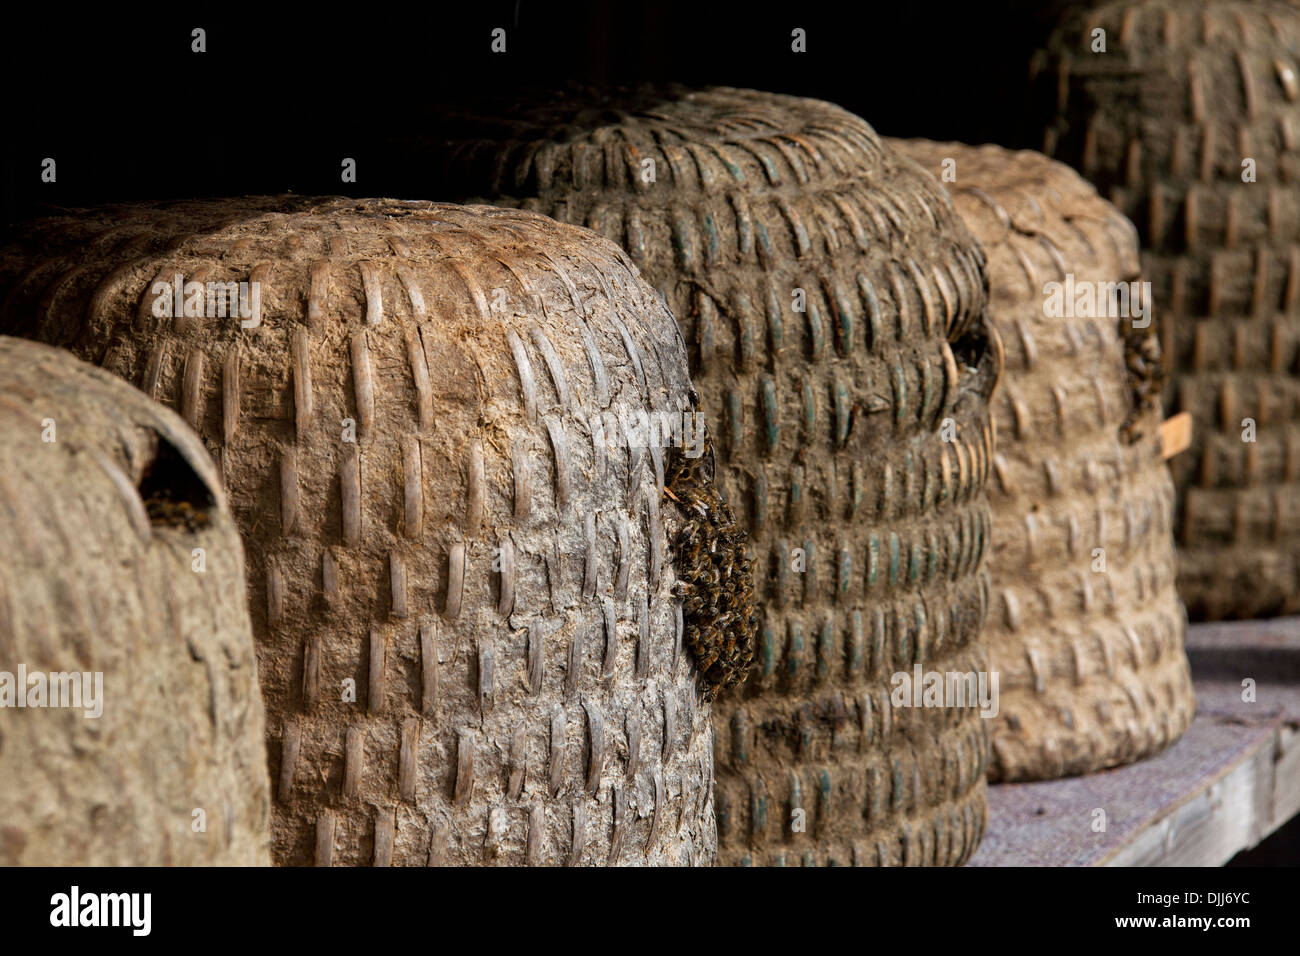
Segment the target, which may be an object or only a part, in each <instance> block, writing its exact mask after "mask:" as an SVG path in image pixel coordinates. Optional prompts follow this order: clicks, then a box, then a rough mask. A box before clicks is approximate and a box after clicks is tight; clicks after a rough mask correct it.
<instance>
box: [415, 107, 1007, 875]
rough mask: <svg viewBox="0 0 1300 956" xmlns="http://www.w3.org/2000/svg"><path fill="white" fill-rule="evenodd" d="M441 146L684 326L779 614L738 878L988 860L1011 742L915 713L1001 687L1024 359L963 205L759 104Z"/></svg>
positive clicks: (740, 826)
mask: <svg viewBox="0 0 1300 956" xmlns="http://www.w3.org/2000/svg"><path fill="white" fill-rule="evenodd" d="M439 130H440V131H441V133H442V134H443V135H444V136H445V137H446V142H444V143H441V144H440V145H438V146H437V148H431V147H429V146H428V144H426V148H425V151H424V152H423V154H422V157H423V162H424V163H425V166H424V168H423V171H422V175H423V176H424V179H423V183H424V184H425V185H428V188H436V189H440V190H444V191H446V192H447V193H448V194H449V195H455V196H461V197H476V198H480V199H483V200H487V201H491V202H496V203H499V204H502V205H515V206H522V207H524V208H528V209H534V210H538V211H541V212H544V213H546V214H547V215H551V216H554V217H556V218H559V219H563V220H565V221H569V222H573V223H576V224H580V225H585V226H587V227H589V228H592V229H595V230H596V231H598V232H601V233H602V234H604V235H605V236H607V237H608V238H610V239H612V240H614V241H615V242H618V243H619V244H621V245H622V246H623V247H624V248H625V249H626V250H627V251H628V253H629V255H630V256H631V258H632V260H633V261H634V262H635V263H636V264H637V266H638V267H639V268H640V269H641V271H642V273H643V275H645V277H646V278H647V279H648V280H649V282H650V283H651V284H652V285H654V286H655V287H656V288H657V289H659V291H660V292H661V293H662V294H663V296H664V297H665V299H666V301H667V302H668V304H669V306H670V307H671V309H672V311H673V314H674V315H675V316H676V318H677V320H678V323H679V324H680V326H681V328H682V331H683V335H684V337H685V339H686V343H687V347H688V351H689V355H690V360H691V372H692V377H693V380H694V382H695V384H696V387H697V388H698V389H699V391H700V395H701V407H702V408H703V409H704V412H705V414H706V417H707V420H708V425H709V428H710V429H711V432H712V434H713V437H714V440H715V443H716V445H717V448H718V452H719V459H718V461H719V466H718V470H719V478H720V481H721V482H722V484H723V486H724V487H725V489H726V493H727V498H728V500H729V502H730V503H731V505H732V507H733V508H734V509H735V512H736V514H737V517H738V519H739V520H740V522H741V524H742V525H743V526H744V527H746V528H747V530H748V531H749V532H750V535H751V540H752V542H753V548H754V554H755V557H756V562H757V565H756V567H757V570H756V581H757V592H758V595H759V599H760V601H761V613H762V624H761V626H760V631H759V636H758V642H757V648H756V653H755V663H754V665H753V669H752V671H751V674H750V677H749V680H748V682H747V684H745V685H743V686H742V687H741V688H739V690H738V691H735V692H730V693H728V692H724V693H723V694H722V695H721V696H720V697H719V700H718V703H717V704H716V705H715V727H716V734H717V754H716V759H717V775H718V779H717V793H718V821H719V845H720V854H719V859H720V862H723V863H727V864H750V863H752V864H759V865H763V864H783V863H789V864H797V863H805V864H824V863H840V864H848V863H858V864H866V865H875V864H883V865H895V864H938V865H943V864H958V863H960V862H962V861H964V860H965V859H966V858H967V857H968V856H969V854H970V853H971V852H972V851H973V850H974V848H975V846H976V845H977V843H978V842H979V839H980V836H981V835H982V832H983V827H984V820H985V788H984V782H983V780H984V773H985V758H986V750H987V736H986V731H985V726H984V725H985V723H986V722H985V721H982V720H980V719H979V717H978V716H977V710H976V709H975V708H971V707H962V708H956V707H950V708H935V709H927V708H916V707H894V706H893V705H892V704H891V701H890V692H891V690H892V688H893V683H892V680H893V676H894V675H895V674H897V673H900V672H904V673H906V674H907V675H908V676H909V677H911V676H912V674H913V668H914V667H915V666H918V665H919V666H920V667H922V669H923V670H925V671H931V670H938V671H944V672H947V671H950V670H951V671H961V672H963V673H967V672H979V671H983V670H984V667H985V658H984V652H983V650H982V647H981V645H980V642H979V633H980V628H981V626H982V623H983V620H984V616H985V613H986V607H987V602H988V579H987V575H986V572H985V569H984V555H985V550H986V547H987V543H988V531H989V512H988V506H987V498H986V495H985V491H984V486H985V481H986V479H987V476H988V472H989V468H990V466H991V461H992V452H993V449H992V439H993V436H992V430H991V426H990V423H989V416H988V407H987V402H988V396H989V393H990V392H991V390H992V387H993V384H994V382H995V380H996V376H997V371H998V366H999V361H1000V359H999V352H998V349H997V347H996V344H995V341H994V338H995V337H994V336H992V335H991V333H990V332H989V330H988V328H987V326H986V322H985V315H984V310H985V296H986V289H985V279H984V273H983V256H982V253H981V252H980V250H979V248H978V246H977V245H976V244H975V242H974V241H973V239H972V238H971V237H970V235H969V233H968V232H967V231H966V230H965V228H964V227H963V226H962V225H961V223H960V222H959V221H958V220H957V218H956V216H955V214H954V213H953V210H952V206H951V204H950V202H949V200H948V199H947V197H946V196H945V194H944V193H943V191H942V189H941V188H940V187H939V186H938V185H937V184H935V183H934V182H933V181H932V179H931V178H930V177H928V176H926V175H924V174H923V173H922V172H921V171H920V170H919V169H918V168H917V167H916V166H915V165H914V164H913V163H911V162H910V161H908V160H906V159H903V158H901V157H899V156H897V155H896V154H895V153H894V152H893V151H892V150H891V149H889V148H888V147H887V146H885V145H884V144H882V143H881V141H880V139H879V138H878V137H877V136H876V134H875V133H874V131H872V130H871V128H870V127H869V126H868V125H867V124H866V123H864V122H863V121H862V120H860V119H858V118H857V117H855V116H852V115H850V114H848V113H846V112H845V111H843V110H841V109H839V108H838V107H835V106H832V105H830V104H827V103H822V102H817V101H813V100H801V99H795V98H791V97H785V96H776V95H770V94H764V93H757V92H753V91H748V90H735V89H724V88H711V89H705V90H698V91H689V90H683V89H678V88H671V89H659V90H647V89H642V90H625V91H619V92H617V93H613V94H611V95H609V96H608V97H601V96H588V95H586V94H578V95H573V94H566V95H558V96H556V97H554V98H549V99H545V100H535V101H534V100H529V101H521V102H511V103H506V104H499V105H498V106H497V107H495V108H490V109H483V110H478V111H476V112H474V113H472V114H471V113H461V114H458V115H451V116H448V117H446V119H445V121H444V122H443V123H441V124H440V125H439ZM416 185H417V181H413V183H412V188H415V186H416ZM948 420H951V421H950V422H949V421H948ZM945 422H948V424H949V425H950V426H951V431H950V434H951V437H953V438H954V440H953V441H952V442H946V441H944V440H943V438H941V430H942V428H943V426H944V424H945Z"/></svg>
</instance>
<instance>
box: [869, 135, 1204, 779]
mask: <svg viewBox="0 0 1300 956" xmlns="http://www.w3.org/2000/svg"><path fill="white" fill-rule="evenodd" d="M890 142H891V144H892V145H894V146H895V148H897V149H899V150H900V151H901V152H904V153H906V154H907V155H909V156H911V157H912V158H913V159H915V160H917V161H918V162H919V163H921V164H922V165H923V166H925V167H926V168H927V169H931V170H933V171H934V172H935V173H936V175H939V174H940V173H941V172H942V171H943V170H944V164H945V163H946V162H949V161H951V163H952V165H950V166H948V167H947V168H948V169H949V171H950V172H951V173H952V174H954V176H955V180H954V181H953V182H952V184H951V185H950V186H949V187H948V188H949V190H950V192H951V193H952V196H953V201H954V203H955V204H956V206H957V211H958V212H959V213H960V214H961V216H962V218H963V219H964V220H965V222H966V224H967V226H969V227H970V229H971V231H972V232H973V233H974V234H975V236H976V238H977V239H978V240H979V241H980V244H981V245H982V246H983V248H984V250H985V252H986V254H987V255H988V272H989V299H990V305H989V314H990V316H991V318H992V321H993V323H994V325H995V327H996V328H997V330H998V332H999V333H1000V335H1001V338H1002V341H1003V343H1004V346H1005V349H1006V368H1005V372H1004V375H1003V379H1002V383H1001V385H1000V387H999V390H998V394H997V395H996V396H995V397H994V402H993V413H994V423H995V425H996V427H997V435H998V445H997V454H996V456H995V458H994V465H993V480H992V482H991V484H990V489H989V497H990V502H991V504H992V508H993V519H994V533H993V556H992V559H991V562H990V566H991V571H992V576H993V601H992V606H991V608H990V614H989V622H988V624H987V625H986V630H985V636H986V640H987V642H988V647H989V657H990V665H989V666H990V667H991V668H992V669H993V670H994V671H997V672H998V674H999V686H1000V690H1001V701H1000V712H999V714H998V716H997V718H996V721H995V722H994V726H993V744H992V754H991V759H990V763H989V775H990V779H992V780H1041V779H1050V778H1054V777H1060V776H1063V775H1068V774H1078V773H1088V772H1091V771H1094V770H1099V769H1102V768H1105V767H1112V766H1116V765H1118V764H1122V763H1128V762H1131V761H1133V760H1137V759H1140V758H1142V757H1145V756H1147V755H1148V754H1151V753H1153V752H1155V751H1157V750H1159V749H1161V748H1163V747H1165V746H1167V745H1168V744H1169V743H1171V742H1172V741H1173V740H1174V739H1175V738H1177V737H1178V735H1179V734H1181V733H1182V732H1183V730H1185V729H1186V727H1187V725H1188V723H1189V722H1190V721H1191V718H1192V715H1193V712H1194V702H1193V698H1192V687H1191V678H1190V673H1189V670H1188V666H1187V658H1186V655H1185V654H1184V652H1183V636H1184V631H1185V628H1186V622H1185V618H1184V614H1183V609H1182V606H1181V605H1180V603H1179V601H1178V595H1177V593H1176V591H1175V566H1174V564H1175V563H1174V543H1173V528H1172V518H1173V483H1172V481H1171V479H1170V476H1169V470H1168V468H1167V467H1166V465H1165V463H1164V461H1163V460H1162V459H1161V457H1160V454H1161V449H1160V439H1159V430H1158V429H1159V425H1160V421H1161V414H1160V411H1159V408H1158V403H1157V402H1156V401H1155V400H1154V399H1155V397H1156V396H1155V394H1154V390H1153V384H1154V383H1155V381H1156V376H1155V375H1154V371H1155V369H1156V367H1157V366H1158V361H1159V355H1158V347H1157V345H1156V339H1155V337H1154V332H1155V326H1154V324H1152V325H1151V326H1149V334H1148V333H1139V334H1138V335H1136V336H1135V335H1133V334H1132V333H1133V332H1134V331H1135V322H1136V324H1137V325H1141V324H1142V319H1141V318H1140V317H1137V318H1136V319H1135V317H1133V316H1128V315H1109V314H1107V311H1106V310H1103V309H1101V306H1105V307H1106V309H1107V310H1108V309H1109V292H1108V291H1107V289H1108V287H1107V286H1105V285H1103V284H1104V283H1111V284H1114V283H1131V282H1134V281H1137V280H1138V248H1137V235H1136V233H1135V231H1134V229H1133V227H1132V225H1131V224H1130V223H1129V222H1128V221H1127V220H1125V219H1124V217H1122V216H1120V215H1119V214H1118V213H1117V212H1116V211H1115V209H1114V208H1113V207H1112V206H1110V205H1109V204H1108V203H1106V202H1105V201H1104V200H1102V199H1101V198H1099V197H1098V196H1097V194H1096V192H1095V191H1094V190H1093V188H1092V187H1091V186H1089V185H1088V184H1087V183H1086V182H1084V181H1083V180H1082V179H1081V178H1080V177H1079V176H1078V175H1077V174H1076V173H1074V172H1073V171H1071V170H1070V169H1069V168H1067V167H1065V166H1063V165H1062V164H1060V163H1056V162H1053V161H1051V160H1049V159H1047V158H1046V157H1044V156H1042V155H1040V154H1038V153H1033V152H1028V151H1024V152H1009V151H1007V150H1004V149H1001V148H1000V147H996V146H983V147H970V146H964V145H962V144H959V143H932V142H926V141H924V140H915V141H892V140H891V141H890ZM1067 276H1068V282H1069V283H1070V285H1069V286H1068V287H1069V288H1073V289H1075V290H1080V289H1083V288H1085V287H1088V288H1090V289H1091V290H1093V291H1097V290H1100V291H1099V292H1098V298H1097V299H1096V301H1097V303H1098V306H1099V308H1098V309H1096V310H1093V313H1092V314H1087V315H1076V314H1074V313H1075V305H1076V302H1077V300H1076V299H1074V298H1071V299H1070V300H1069V302H1068V306H1067V308H1068V311H1067V312H1066V313H1065V314H1064V315H1060V314H1057V313H1056V312H1055V311H1052V312H1051V313H1050V314H1049V293H1050V292H1051V288H1050V286H1049V285H1048V284H1049V283H1057V284H1058V285H1059V286H1061V287H1062V294H1063V295H1064V287H1066V284H1067ZM1129 291H1130V290H1128V289H1126V298H1125V299H1124V300H1120V299H1119V297H1118V295H1117V296H1116V301H1117V303H1119V302H1120V301H1129V302H1130V303H1132V302H1134V301H1136V300H1133V299H1129V298H1127V294H1128V292H1129ZM1143 339H1145V341H1143Z"/></svg>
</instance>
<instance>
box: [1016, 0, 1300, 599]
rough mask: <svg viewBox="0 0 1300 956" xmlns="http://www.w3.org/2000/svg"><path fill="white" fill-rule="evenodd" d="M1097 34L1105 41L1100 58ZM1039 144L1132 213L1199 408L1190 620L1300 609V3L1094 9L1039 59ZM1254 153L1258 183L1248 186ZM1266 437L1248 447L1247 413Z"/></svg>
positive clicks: (1174, 380) (1167, 348) (1176, 373)
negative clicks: (1247, 168) (1299, 397)
mask: <svg viewBox="0 0 1300 956" xmlns="http://www.w3.org/2000/svg"><path fill="white" fill-rule="evenodd" d="M1095 29H1101V30H1105V31H1106V37H1107V51H1106V53H1104V54H1101V53H1092V52H1090V48H1089V47H1090V39H1091V37H1092V32H1093V30H1095ZM1035 68H1036V70H1037V76H1038V87H1039V91H1040V93H1041V103H1042V107H1043V111H1044V115H1045V116H1046V117H1048V120H1047V129H1046V133H1045V140H1044V144H1045V152H1047V153H1048V154H1049V155H1053V156H1056V157H1057V158H1059V159H1062V160H1064V161H1065V162H1067V163H1069V164H1070V165H1071V166H1073V167H1075V168H1076V169H1078V170H1080V171H1081V172H1082V173H1083V175H1084V176H1085V177H1086V178H1088V179H1089V180H1091V181H1092V182H1093V183H1094V184H1095V185H1096V186H1097V187H1098V189H1099V190H1100V191H1101V193H1102V195H1104V196H1106V197H1108V198H1109V199H1110V200H1111V202H1113V203H1114V204H1115V205H1116V206H1117V207H1118V208H1119V210H1120V211H1121V212H1122V213H1124V214H1125V215H1127V216H1129V217H1130V218H1131V219H1132V220H1133V222H1134V223H1135V224H1136V225H1137V227H1138V229H1139V231H1140V233H1141V236H1142V245H1143V253H1142V255H1143V273H1144V278H1145V279H1148V280H1150V281H1151V283H1152V286H1153V291H1154V295H1155V301H1156V302H1157V303H1159V305H1160V309H1159V311H1158V321H1159V322H1160V326H1161V340H1162V348H1163V351H1164V353H1165V356H1166V362H1167V363H1168V365H1169V367H1170V377H1169V385H1168V387H1167V389H1166V391H1165V396H1164V397H1165V407H1166V409H1167V410H1168V411H1169V412H1170V413H1171V414H1172V413H1174V412H1178V411H1189V412H1191V414H1192V416H1193V419H1194V423H1195V424H1194V427H1193V432H1192V440H1193V444H1192V448H1191V449H1190V450H1189V451H1188V452H1185V453H1183V454H1181V455H1178V456H1177V457H1176V458H1174V459H1173V460H1172V462H1171V464H1172V466H1173V473H1174V481H1175V486H1176V487H1177V489H1178V504H1177V514H1176V516H1175V529H1176V534H1177V537H1178V543H1179V591H1180V593H1181V594H1182V597H1183V599H1184V601H1186V603H1187V606H1188V611H1189V613H1190V614H1191V616H1192V617H1193V618H1194V619H1203V618H1211V619H1212V618H1222V617H1259V616H1267V615H1273V614H1293V613H1296V612H1297V611H1300V509H1297V508H1296V507H1294V505H1293V502H1294V501H1295V500H1296V498H1297V496H1300V406H1297V404H1296V402H1295V393H1296V385H1297V371H1298V370H1300V364H1298V363H1297V355H1298V354H1300V249H1298V247H1297V244H1296V237H1297V230H1298V229H1300V193H1298V192H1297V190H1296V188H1295V184H1296V182H1297V179H1298V178H1300V79H1297V78H1298V77H1300V10H1297V9H1296V8H1295V6H1294V5H1291V4H1284V3H1271V2H1263V0H1261V2H1255V0H1249V2H1247V0H1150V2H1136V3H1135V2H1131V0H1126V2H1119V3H1107V4H1097V5H1093V6H1092V7H1091V8H1090V9H1085V10H1081V11H1079V12H1077V13H1076V14H1074V15H1073V16H1071V17H1069V18H1067V19H1066V20H1064V21H1063V22H1062V24H1061V25H1060V26H1059V27H1058V29H1057V30H1056V32H1055V33H1054V34H1053V36H1052V37H1051V39H1050V41H1049V42H1048V44H1047V47H1046V49H1045V50H1044V51H1042V53H1041V54H1039V56H1038V57H1037V58H1036V61H1035ZM1245 159H1251V160H1253V172H1254V176H1255V181H1254V182H1243V181H1242V176H1243V161H1244V160H1245ZM1246 419H1251V420H1253V421H1254V423H1255V426H1256V436H1255V437H1256V440H1255V441H1244V440H1243V435H1244V434H1245V427H1246V426H1244V425H1243V422H1244V420H1246Z"/></svg>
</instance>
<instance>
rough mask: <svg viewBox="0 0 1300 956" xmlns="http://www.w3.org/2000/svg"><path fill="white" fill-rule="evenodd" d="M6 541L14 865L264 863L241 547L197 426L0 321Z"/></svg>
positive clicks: (1, 506) (4, 798)
mask: <svg viewBox="0 0 1300 956" xmlns="http://www.w3.org/2000/svg"><path fill="white" fill-rule="evenodd" d="M0 541H3V542H4V547H3V553H0V608H2V609H3V611H2V612H0V672H3V675H0V701H3V703H4V706H3V708H0V864H3V865H5V866H16V865H20V864H21V865H26V866H199V865H218V866H256V865H261V866H265V865H267V864H268V863H269V862H270V855H269V853H268V848H269V844H270V831H269V810H270V781H269V778H268V776H267V770H266V745H265V742H264V740H263V734H264V718H263V711H262V699H261V697H260V695H259V693H258V686H257V668H256V660H255V657H254V650H253V634H252V628H251V625H250V623H249V616H248V605H247V602H246V600H245V597H244V552H243V548H242V546H241V545H240V541H239V534H238V532H237V531H236V529H235V525H234V522H233V521H232V519H231V516H230V512H229V511H228V510H227V507H226V501H225V495H224V494H223V492H222V491H221V486H220V481H219V480H218V478H217V474H216V471H215V470H214V469H213V467H212V462H211V461H210V459H209V458H208V455H207V453H206V452H205V451H204V449H203V446H202V444H201V443H200V442H199V440H198V438H197V437H196V436H195V435H194V434H193V433H192V432H191V431H190V429H189V428H188V427H186V425H185V423H184V422H182V421H181V420H180V418H178V417H177V416H176V415H175V414H173V413H172V412H170V411H168V410H166V409H164V408H161V407H159V406H158V405H156V404H155V403H153V402H151V401H149V400H148V399H147V398H146V397H145V396H143V395H141V394H140V393H139V392H138V391H136V390H135V389H134V388H131V387H130V386H129V385H127V384H126V383H125V382H122V381H120V380H118V379H117V378H114V377H113V376H111V375H108V374H107V373H105V372H102V371H100V370H99V369H97V368H94V367H92V366H89V365H86V364H84V363H82V362H78V361H77V360H76V359H75V358H73V356H71V355H69V354H68V353H66V352H63V351H60V350H57V349H52V348H49V347H47V346H44V345H38V344H36V343H32V342H24V341H20V340H18V339H12V338H4V337H0ZM20 668H22V669H23V670H24V671H25V672H26V679H25V680H23V679H20V678H19V677H18V675H19V673H20ZM95 674H99V675H101V676H100V677H99V678H98V679H96V678H95V677H94V676H93V675H95ZM52 675H60V676H59V677H58V678H57V682H56V678H55V677H54V676H52ZM47 681H48V683H47ZM3 685H8V686H7V687H5V686H3ZM38 687H44V691H43V693H42V695H41V698H40V702H41V703H42V704H43V705H44V706H42V707H41V708H40V709H33V708H32V707H31V706H30V704H32V703H33V702H34V701H35V698H32V697H31V696H30V694H31V693H32V692H33V691H34V690H35V689H36V688H38ZM69 694H71V697H70V698H69V697H68V696H66V695H69ZM17 695H21V697H22V700H23V703H24V704H27V705H29V706H26V707H24V708H23V709H17V707H16V705H17V703H18V696H17ZM56 696H57V697H58V703H60V704H62V705H63V706H58V707H55V706H51V705H52V704H54V703H55V702H56V701H55V697H56ZM92 698H93V700H92ZM69 703H71V704H73V705H75V706H68V704H69ZM96 711H98V716H87V713H91V714H94V713H95V712H96Z"/></svg>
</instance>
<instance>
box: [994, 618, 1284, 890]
mask: <svg viewBox="0 0 1300 956" xmlns="http://www.w3.org/2000/svg"><path fill="white" fill-rule="evenodd" d="M1187 653H1188V657H1189V658H1190V660H1191V663H1192V674H1193V677H1194V679H1195V684H1196V701H1197V705H1196V719H1195V720H1194V721H1193V722H1192V725H1191V727H1189V728H1188V730H1187V732H1186V733H1185V734H1184V735H1183V736H1182V737H1181V738H1180V739H1179V740H1178V742H1177V743H1175V744H1174V745H1173V746H1172V747H1170V748H1169V749H1168V750H1166V751H1164V752H1163V753H1160V754H1157V755H1156V756H1154V757H1151V758H1149V759H1147V760H1144V761H1142V762H1140V763H1137V764H1133V765H1131V766H1128V767H1121V768H1118V769H1116V770H1109V771H1104V772H1102V773H1097V774H1092V775H1090V776H1086V777H1072V778H1069V779H1065V780H1054V781H1050V782H1047V783H1028V784H1001V785H998V786H995V787H991V788H990V789H989V823H988V830H987V833H986V835H985V837H984V842H983V843H982V844H981V845H980V847H979V849H978V850H977V851H976V852H975V855H974V856H973V857H972V859H971V861H970V863H969V864H968V865H969V866H1222V865H1223V864H1224V863H1226V862H1227V861H1228V860H1230V859H1231V858H1232V857H1233V856H1235V855H1236V854H1237V853H1239V852H1240V851H1242V850H1245V849H1249V848H1250V847H1252V846H1254V845H1255V844H1257V843H1258V842H1259V841H1260V840H1262V839H1264V837H1266V836H1268V835H1269V834H1270V833H1272V832H1273V831H1274V830H1276V829H1277V828H1278V827H1280V826H1281V825H1282V824H1283V823H1286V822H1287V820H1289V819H1290V818H1291V817H1293V816H1295V815H1296V814H1297V812H1300V740H1298V738H1297V730H1298V729H1300V617H1291V618H1279V619H1276V620H1270V621H1245V622H1233V623H1227V624H1199V625H1193V626H1192V627H1191V628H1190V629H1189V632H1188V639H1187ZM1246 678H1250V679H1252V680H1254V681H1255V701H1254V702H1253V703H1247V702H1245V701H1243V700H1242V693H1243V687H1242V681H1243V680H1244V679H1246ZM1099 809H1100V810H1103V811H1105V824H1106V828H1105V830H1104V832H1097V831H1094V829H1093V827H1094V820H1097V819H1099V814H1097V813H1096V812H1095V811H1097V810H1099ZM1298 862H1300V861H1298Z"/></svg>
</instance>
